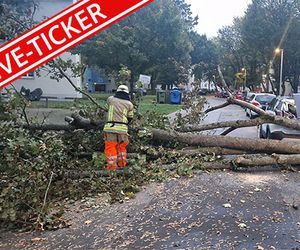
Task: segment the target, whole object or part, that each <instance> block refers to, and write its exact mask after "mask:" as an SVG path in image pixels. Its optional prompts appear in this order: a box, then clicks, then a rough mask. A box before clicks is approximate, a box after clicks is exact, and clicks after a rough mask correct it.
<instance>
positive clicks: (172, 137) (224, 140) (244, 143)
mask: <svg viewBox="0 0 300 250" xmlns="http://www.w3.org/2000/svg"><path fill="white" fill-rule="evenodd" d="M152 133H153V140H155V141H161V142H179V143H184V144H187V145H190V146H200V147H222V148H223V147H224V148H230V149H237V150H245V151H249V152H257V153H258V152H260V153H283V154H300V144H299V143H294V142H284V141H273V140H261V139H245V138H235V137H222V136H207V135H195V134H191V133H177V132H174V131H164V130H158V129H154V130H153V131H152Z"/></svg>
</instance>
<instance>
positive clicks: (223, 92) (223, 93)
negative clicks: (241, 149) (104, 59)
mask: <svg viewBox="0 0 300 250" xmlns="http://www.w3.org/2000/svg"><path fill="white" fill-rule="evenodd" d="M221 97H222V98H228V97H229V95H228V93H227V92H226V91H225V90H223V91H222V92H221Z"/></svg>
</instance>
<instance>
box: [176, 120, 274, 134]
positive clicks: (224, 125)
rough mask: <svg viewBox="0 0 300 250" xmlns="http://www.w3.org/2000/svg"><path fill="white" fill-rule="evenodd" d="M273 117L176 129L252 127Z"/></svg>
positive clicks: (186, 130)
mask: <svg viewBox="0 0 300 250" xmlns="http://www.w3.org/2000/svg"><path fill="white" fill-rule="evenodd" d="M272 120H273V119H268V118H265V119H264V118H256V119H253V120H238V121H228V122H216V123H211V124H204V125H199V126H188V127H185V128H181V129H178V131H180V132H200V131H205V130H211V129H217V128H243V127H253V126H258V125H261V124H264V123H271V122H272Z"/></svg>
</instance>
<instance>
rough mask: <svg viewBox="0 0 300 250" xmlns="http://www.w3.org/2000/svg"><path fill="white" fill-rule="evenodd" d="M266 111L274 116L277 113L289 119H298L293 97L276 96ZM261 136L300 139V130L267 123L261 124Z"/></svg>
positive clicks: (277, 138) (278, 138)
mask: <svg viewBox="0 0 300 250" xmlns="http://www.w3.org/2000/svg"><path fill="white" fill-rule="evenodd" d="M266 112H267V113H268V114H269V115H272V116H276V115H277V116H282V117H286V118H289V119H297V113H296V104H295V100H294V99H293V98H292V97H282V96H279V97H276V98H275V99H274V100H273V101H272V102H271V103H270V105H269V106H268V107H267V109H266ZM298 119H299V118H298ZM259 137H260V138H266V139H276V140H281V139H284V138H294V139H300V131H299V130H296V129H291V128H286V127H283V126H280V125H276V124H271V123H267V124H263V125H261V126H260V128H259Z"/></svg>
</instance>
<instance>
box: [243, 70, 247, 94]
mask: <svg viewBox="0 0 300 250" xmlns="http://www.w3.org/2000/svg"><path fill="white" fill-rule="evenodd" d="M242 71H243V72H245V81H244V90H246V87H247V69H246V68H242Z"/></svg>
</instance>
